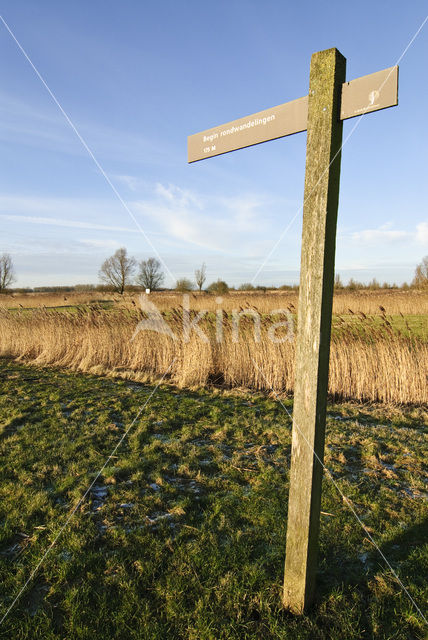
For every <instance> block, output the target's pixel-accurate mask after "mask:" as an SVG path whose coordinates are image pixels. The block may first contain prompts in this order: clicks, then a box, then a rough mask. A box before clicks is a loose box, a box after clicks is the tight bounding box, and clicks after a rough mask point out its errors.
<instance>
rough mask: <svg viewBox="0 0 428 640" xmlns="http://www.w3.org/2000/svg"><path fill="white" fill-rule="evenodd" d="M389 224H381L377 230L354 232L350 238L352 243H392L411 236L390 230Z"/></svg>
mask: <svg viewBox="0 0 428 640" xmlns="http://www.w3.org/2000/svg"><path fill="white" fill-rule="evenodd" d="M390 227H391V223H386V224H383V225H382V226H381V227H379V228H378V229H364V230H363V231H355V232H354V233H353V234H352V235H351V237H352V240H353V241H354V242H357V243H359V244H377V243H394V242H397V241H400V240H403V239H404V238H408V237H409V236H411V235H412V234H411V233H409V232H408V231H400V230H396V229H391V228H390Z"/></svg>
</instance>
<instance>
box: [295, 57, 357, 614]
mask: <svg viewBox="0 0 428 640" xmlns="http://www.w3.org/2000/svg"><path fill="white" fill-rule="evenodd" d="M345 70H346V60H345V58H344V57H343V56H342V55H341V53H339V51H338V50H337V49H328V50H326V51H320V52H319V53H314V54H313V56H312V59H311V69H310V82H309V103H308V134H307V147H306V176H305V195H304V206H303V234H302V235H303V237H302V255H301V271H300V292H299V316H298V329H297V344H296V367H295V391H294V411H293V434H292V453H291V470H290V493H289V505H288V522H287V543H286V558H285V576H284V594H283V603H284V606H285V607H287V608H288V609H290V610H291V611H293V612H294V613H298V614H301V613H303V611H304V610H305V609H306V608H307V607H308V606H309V604H310V603H311V601H312V598H313V595H314V588H315V574H316V566H317V548H318V533H319V518H320V504H321V483H322V471H323V470H322V465H321V462H320V461H322V460H323V456H324V434H325V416H326V396H327V383H328V364H329V351H330V329H331V311H332V299H333V281H334V258H335V244H336V222H337V207H338V199H339V177H340V148H341V143H342V122H341V121H340V119H339V114H340V96H341V88H342V84H343V82H345Z"/></svg>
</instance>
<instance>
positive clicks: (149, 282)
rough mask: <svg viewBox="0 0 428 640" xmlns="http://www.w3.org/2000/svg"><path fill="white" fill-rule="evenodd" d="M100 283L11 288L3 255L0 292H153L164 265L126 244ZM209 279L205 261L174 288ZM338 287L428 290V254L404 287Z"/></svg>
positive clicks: (223, 289)
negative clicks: (130, 250)
mask: <svg viewBox="0 0 428 640" xmlns="http://www.w3.org/2000/svg"><path fill="white" fill-rule="evenodd" d="M98 276H99V279H100V282H101V283H102V285H100V286H98V287H97V286H95V285H90V284H82V285H74V286H68V287H66V286H63V287H61V286H52V287H34V288H30V287H27V288H20V289H12V288H11V285H12V283H13V282H15V280H16V275H15V269H14V265H13V261H12V257H11V256H10V254H9V253H3V254H2V255H0V293H6V292H8V291H15V292H22V293H25V292H27V291H28V292H30V291H35V292H49V291H50V292H55V291H63V292H66V291H90V290H94V289H102V290H103V289H108V290H111V289H113V290H114V291H116V292H117V293H120V294H123V293H124V291H125V289H131V288H133V287H137V288H142V289H146V290H150V291H158V290H159V289H162V288H163V284H164V281H165V274H164V272H163V269H162V264H161V262H160V260H158V259H157V258H153V257H152V258H147V259H146V260H141V261H140V262H137V260H136V259H135V258H134V257H132V256H128V252H127V250H126V248H125V247H121V248H120V249H118V250H117V251H116V252H115V253H114V254H113V255H112V256H110V257H109V258H107V259H106V260H104V262H103V263H102V265H101V267H100V270H99V273H98ZM206 279H207V268H206V264H205V263H203V264H202V265H201V267H200V268H198V269H195V271H194V280H193V281H192V280H190V279H189V278H180V279H178V280H177V282H176V283H175V290H176V291H180V292H186V291H193V290H195V289H197V290H199V291H200V292H201V291H202V289H203V287H204V285H205V282H206ZM334 288H335V290H340V289H346V290H349V291H356V290H359V289H373V290H374V289H403V290H405V289H409V288H415V289H428V256H425V257H424V258H423V259H422V261H421V262H420V264H418V265H417V267H416V269H415V275H414V278H413V280H412V282H411V283H410V284H407V283H406V282H405V283H404V284H402V285H401V286H397V285H396V284H393V285H390V284H388V283H387V282H384V283H383V284H380V282H379V281H378V280H376V278H373V279H372V280H371V282H369V283H368V284H364V283H362V282H358V281H357V280H354V279H353V278H351V279H350V280H349V282H348V284H344V283H343V282H342V280H341V277H340V275H339V274H337V275H336V278H335V282H334ZM229 289H234V287H229V285H228V284H227V283H226V282H225V281H224V280H221V279H218V280H216V281H215V282H212V283H211V284H210V285H208V286H207V287H206V288H205V291H207V292H209V293H215V294H217V295H224V294H226V293H227V292H228V291H229ZM237 289H238V290H240V291H260V292H265V291H268V290H275V289H279V290H297V289H298V285H282V286H280V287H264V286H255V285H253V284H252V283H250V282H246V283H243V284H241V285H240V286H239V287H237Z"/></svg>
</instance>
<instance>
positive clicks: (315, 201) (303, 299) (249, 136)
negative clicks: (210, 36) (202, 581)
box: [188, 48, 398, 614]
mask: <svg viewBox="0 0 428 640" xmlns="http://www.w3.org/2000/svg"><path fill="white" fill-rule="evenodd" d="M345 72H346V60H345V58H344V57H343V56H342V54H341V53H340V52H339V51H338V50H337V49H334V48H333V49H327V50H325V51H320V52H318V53H314V54H313V56H312V60H311V68H310V79H309V95H308V96H306V97H304V98H299V99H298V100H294V101H292V102H288V103H286V104H283V105H280V106H278V107H273V108H271V109H266V110H265V111H261V112H259V113H255V114H253V115H251V116H248V117H246V118H240V119H238V120H234V121H233V122H229V123H227V124H224V125H221V126H219V127H214V128H212V129H208V130H206V131H203V132H201V133H197V134H194V135H192V136H189V138H188V161H189V162H195V161H197V160H202V159H204V158H209V157H212V156H216V155H220V154H222V153H227V152H229V151H234V150H236V149H242V148H243V147H248V146H251V145H254V144H259V143H261V142H266V141H268V140H274V139H276V138H281V137H283V136H287V135H290V134H293V133H298V132H300V131H304V130H307V145H306V175H305V193H304V204H303V232H302V252H301V268H300V289H299V313H298V328H297V342H296V363H295V372H296V373H295V386H294V409H293V431H292V448H291V470H290V491H289V504H288V521H287V541H286V556H285V576H284V594H283V603H284V606H285V607H286V608H288V609H290V610H291V611H293V612H294V613H298V614H302V613H303V612H304V610H305V609H306V608H307V607H308V606H309V605H310V603H311V601H312V599H313V595H314V589H315V574H316V566H317V551H318V532H319V520H320V505H321V483H322V471H323V458H324V434H325V419H326V403H327V386H328V365H329V353H330V331H331V314H332V302H333V281H334V259H335V246H336V222H337V208H338V200H339V177H340V157H341V145H342V121H343V120H345V119H347V118H352V117H354V116H358V115H361V114H364V113H368V112H370V111H378V110H379V109H385V108H386V107H392V106H395V105H397V97H398V67H391V68H390V69H385V70H383V71H378V72H377V73H373V74H371V75H369V76H364V77H363V78H358V79H357V80H353V81H351V82H346V81H345Z"/></svg>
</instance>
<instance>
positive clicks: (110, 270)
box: [99, 247, 137, 293]
mask: <svg viewBox="0 0 428 640" xmlns="http://www.w3.org/2000/svg"><path fill="white" fill-rule="evenodd" d="M136 266H137V262H136V260H135V258H132V257H130V258H128V256H127V253H126V249H125V247H121V248H120V249H118V250H117V251H116V253H115V254H114V255H112V256H110V258H107V260H105V261H104V262H103V263H102V265H101V269H100V271H99V278H100V280H102V281H103V282H105V283H106V284H108V285H111V286H112V287H113V288H114V290H115V291H117V292H118V293H123V292H124V291H125V287H126V285H127V284H130V282H131V278H132V275H133V273H134V271H135V267H136Z"/></svg>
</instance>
